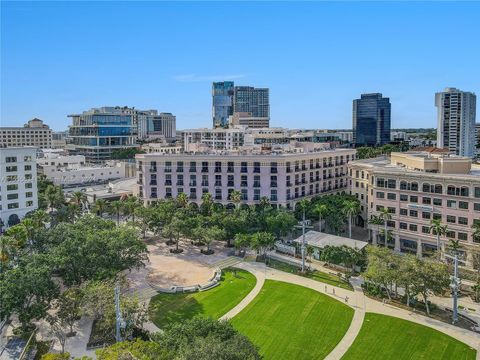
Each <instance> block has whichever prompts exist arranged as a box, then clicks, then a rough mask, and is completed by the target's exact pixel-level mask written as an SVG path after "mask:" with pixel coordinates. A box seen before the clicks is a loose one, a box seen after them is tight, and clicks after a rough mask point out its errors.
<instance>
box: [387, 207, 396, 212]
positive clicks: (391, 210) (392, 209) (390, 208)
mask: <svg viewBox="0 0 480 360" xmlns="http://www.w3.org/2000/svg"><path fill="white" fill-rule="evenodd" d="M388 212H389V213H390V214H395V213H396V212H397V209H396V208H394V207H390V206H389V207H388Z"/></svg>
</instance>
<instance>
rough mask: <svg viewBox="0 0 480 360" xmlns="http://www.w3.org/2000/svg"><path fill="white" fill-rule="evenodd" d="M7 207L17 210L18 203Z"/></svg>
mask: <svg viewBox="0 0 480 360" xmlns="http://www.w3.org/2000/svg"><path fill="white" fill-rule="evenodd" d="M7 207H8V208H9V209H18V203H11V204H8V205H7Z"/></svg>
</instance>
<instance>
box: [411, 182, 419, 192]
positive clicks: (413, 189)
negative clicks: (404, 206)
mask: <svg viewBox="0 0 480 360" xmlns="http://www.w3.org/2000/svg"><path fill="white" fill-rule="evenodd" d="M410 190H411V191H418V183H416V182H412V184H411V189H410Z"/></svg>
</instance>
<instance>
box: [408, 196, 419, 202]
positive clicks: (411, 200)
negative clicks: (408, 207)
mask: <svg viewBox="0 0 480 360" xmlns="http://www.w3.org/2000/svg"><path fill="white" fill-rule="evenodd" d="M410 202H411V203H418V196H413V195H412V196H410Z"/></svg>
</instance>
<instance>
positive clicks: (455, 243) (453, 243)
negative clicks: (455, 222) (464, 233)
mask: <svg viewBox="0 0 480 360" xmlns="http://www.w3.org/2000/svg"><path fill="white" fill-rule="evenodd" d="M448 247H449V248H450V249H451V250H452V251H453V254H454V255H458V250H460V249H461V248H462V245H461V244H460V240H455V239H450V240H449V245H448Z"/></svg>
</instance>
